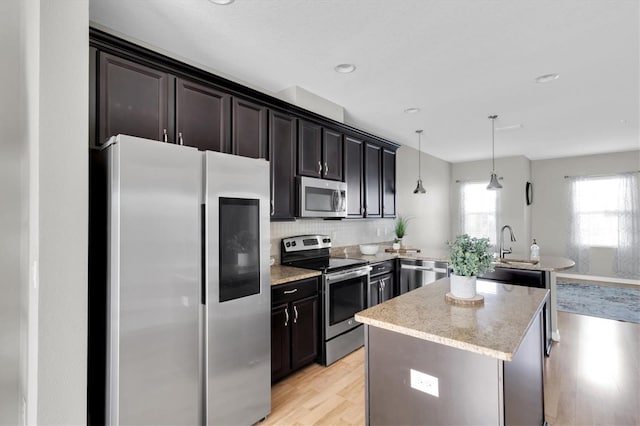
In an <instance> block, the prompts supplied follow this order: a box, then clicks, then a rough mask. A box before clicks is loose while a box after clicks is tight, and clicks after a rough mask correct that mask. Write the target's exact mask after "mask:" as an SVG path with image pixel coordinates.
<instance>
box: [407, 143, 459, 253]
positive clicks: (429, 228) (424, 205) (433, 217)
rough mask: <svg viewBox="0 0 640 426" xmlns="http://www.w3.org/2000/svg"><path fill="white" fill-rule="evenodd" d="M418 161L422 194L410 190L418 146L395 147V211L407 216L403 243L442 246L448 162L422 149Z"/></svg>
mask: <svg viewBox="0 0 640 426" xmlns="http://www.w3.org/2000/svg"><path fill="white" fill-rule="evenodd" d="M420 161H421V163H422V170H421V175H422V182H423V185H424V188H425V189H426V191H427V193H426V194H414V193H413V190H414V189H415V188H416V183H417V180H418V150H416V149H413V148H410V147H408V146H402V147H400V149H398V152H397V163H396V203H397V210H398V213H399V214H401V215H403V216H407V217H409V218H410V221H409V224H408V227H407V236H406V238H405V239H406V241H405V243H406V244H407V245H408V246H412V247H420V248H423V249H425V250H427V251H428V250H432V251H437V250H443V249H446V247H447V246H446V242H447V241H448V240H449V239H450V233H449V228H450V226H451V224H450V222H451V219H450V216H451V215H450V214H449V212H450V211H449V193H450V192H451V188H452V187H451V178H450V176H451V164H450V163H449V162H447V161H444V160H441V159H439V158H436V157H434V156H432V155H429V154H426V153H424V152H421V157H420Z"/></svg>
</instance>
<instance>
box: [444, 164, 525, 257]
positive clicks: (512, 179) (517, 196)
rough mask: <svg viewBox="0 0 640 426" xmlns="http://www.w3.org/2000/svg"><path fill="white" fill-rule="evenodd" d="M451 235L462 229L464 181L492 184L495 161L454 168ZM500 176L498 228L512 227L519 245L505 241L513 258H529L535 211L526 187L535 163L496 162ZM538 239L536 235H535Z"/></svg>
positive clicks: (459, 165) (452, 177) (506, 239)
mask: <svg viewBox="0 0 640 426" xmlns="http://www.w3.org/2000/svg"><path fill="white" fill-rule="evenodd" d="M451 170H452V171H451V216H452V221H451V234H452V235H457V234H459V233H460V229H459V223H460V220H459V212H460V205H459V204H460V198H459V190H460V184H459V183H456V180H461V181H468V180H471V181H482V182H486V183H487V184H488V183H489V175H490V174H491V160H481V161H468V162H464V163H454V164H453V165H452V166H451ZM496 173H497V174H498V176H499V177H503V179H502V180H501V181H500V184H501V185H502V187H503V188H502V189H501V190H500V204H499V206H498V228H500V227H502V225H511V228H513V232H514V234H515V236H516V242H514V243H511V242H510V241H509V240H508V237H505V244H506V247H512V248H513V253H514V254H513V255H511V256H512V257H521V256H526V257H528V256H529V247H530V246H531V220H532V219H531V207H530V206H527V203H526V199H525V184H526V182H527V181H530V180H531V163H530V161H529V159H528V158H526V157H523V156H516V157H505V158H497V159H496ZM534 237H535V235H534Z"/></svg>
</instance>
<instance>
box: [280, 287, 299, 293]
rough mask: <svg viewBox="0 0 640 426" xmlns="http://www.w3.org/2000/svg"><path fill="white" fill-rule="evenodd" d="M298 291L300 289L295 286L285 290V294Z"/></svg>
mask: <svg viewBox="0 0 640 426" xmlns="http://www.w3.org/2000/svg"><path fill="white" fill-rule="evenodd" d="M296 291H298V289H297V288H294V289H293V290H285V291H283V293H284V294H293V293H295V292H296Z"/></svg>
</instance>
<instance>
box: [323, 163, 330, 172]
mask: <svg viewBox="0 0 640 426" xmlns="http://www.w3.org/2000/svg"><path fill="white" fill-rule="evenodd" d="M324 174H325V175H328V174H329V166H328V165H327V162H326V161H325V162H324Z"/></svg>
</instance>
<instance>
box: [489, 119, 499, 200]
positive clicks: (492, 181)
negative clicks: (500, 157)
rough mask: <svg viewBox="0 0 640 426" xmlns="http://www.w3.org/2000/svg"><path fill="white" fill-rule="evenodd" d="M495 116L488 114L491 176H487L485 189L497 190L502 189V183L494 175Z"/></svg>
mask: <svg viewBox="0 0 640 426" xmlns="http://www.w3.org/2000/svg"><path fill="white" fill-rule="evenodd" d="M496 118H498V116H497V115H490V116H489V119H490V120H491V177H490V178H489V185H487V189H490V190H494V191H495V190H497V189H502V185H500V182H498V176H497V175H496V140H495V133H496Z"/></svg>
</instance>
